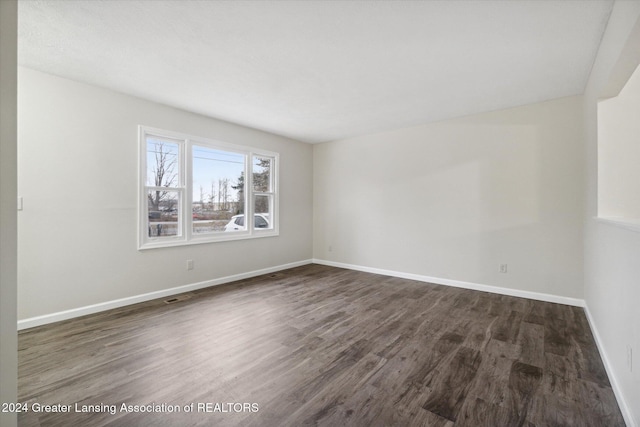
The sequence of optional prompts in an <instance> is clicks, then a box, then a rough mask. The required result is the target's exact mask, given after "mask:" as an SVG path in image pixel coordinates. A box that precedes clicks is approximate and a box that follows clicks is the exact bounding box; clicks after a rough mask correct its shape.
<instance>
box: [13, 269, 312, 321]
mask: <svg viewBox="0 0 640 427" xmlns="http://www.w3.org/2000/svg"><path fill="white" fill-rule="evenodd" d="M311 263H312V260H310V259H307V260H303V261H297V262H292V263H289V264H283V265H278V266H275V267H268V268H263V269H260V270H254V271H250V272H247V273H240V274H234V275H231V276H226V277H221V278H218V279H213V280H206V281H204V282H198V283H191V284H189V285H183V286H177V287H175V288H170V289H163V290H161V291H155V292H149V293H146V294H142V295H135V296H132V297H127V298H121V299H117V300H113V301H107V302H102V303H98V304H93V305H88V306H85V307H79V308H74V309H71V310H65V311H60V312H57V313H51V314H45V315H43V316H37V317H31V318H28V319H23V320H19V321H18V330H19V331H20V330H23V329H28V328H33V327H36V326H41V325H46V324H49V323H54V322H59V321H61V320H67V319H72V318H74V317H80V316H85V315H87V314H94V313H99V312H101V311H106V310H111V309H113V308H119V307H124V306H126V305H131V304H137V303H139V302H145V301H150V300H153V299H157V298H165V297H168V296H171V295H176V294H181V293H183V292H190V291H195V290H196V289H202V288H207V287H210V286H217V285H222V284H225V283H229V282H234V281H236V280H242V279H249V278H251V277H255V276H260V275H262V274H269V273H274V272H276V271H280V270H286V269H288V268H293V267H300V266H302V265H307V264H311Z"/></svg>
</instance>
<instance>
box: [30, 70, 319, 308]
mask: <svg viewBox="0 0 640 427" xmlns="http://www.w3.org/2000/svg"><path fill="white" fill-rule="evenodd" d="M18 82H19V86H18V105H19V111H18V136H19V147H18V192H19V195H20V196H21V197H23V198H24V210H23V211H21V212H20V213H19V216H18V220H19V237H18V243H19V245H18V246H19V249H18V255H19V257H18V258H19V261H18V282H19V284H18V318H19V319H26V318H32V317H35V316H41V315H46V314H51V313H56V312H60V311H63V310H69V309H75V308H79V307H84V306H88V305H91V304H98V303H103V302H108V301H112V300H116V299H120V298H126V297H131V296H136V295H140V294H145V293H149V292H155V291H160V290H164V289H167V288H172V287H176V286H182V285H187V284H192V283H197V282H201V281H207V280H211V279H216V278H221V277H226V276H230V275H234V274H240V273H245V272H250V271H254V270H259V269H263V268H269V267H274V266H279V265H283V264H287V263H292V262H298V261H303V260H308V259H310V258H311V255H312V243H311V239H312V172H311V168H312V148H311V146H309V145H308V144H303V143H300V142H296V141H293V140H290V139H287V138H283V137H279V136H275V135H271V134H267V133H264V132H260V131H257V130H252V129H249V128H245V127H242V126H238V125H234V124H230V123H226V122H221V121H218V120H214V119H210V118H206V117H203V116H199V115H196V114H191V113H188V112H185V111H181V110H178V109H174V108H170V107H167V106H164V105H160V104H155V103H152V102H149V101H145V100H142V99H138V98H134V97H131V96H127V95H123V94H119V93H116V92H112V91H108V90H104V89H100V88H97V87H94V86H89V85H84V84H80V83H77V82H73V81H70V80H66V79H62V78H59V77H54V76H51V75H47V74H43V73H40V72H37V71H33V70H30V69H25V68H20V69H19V73H18ZM140 124H142V125H147V126H151V127H157V128H162V129H168V130H172V131H177V132H184V133H188V134H191V135H197V136H203V137H206V138H211V139H219V140H223V141H227V142H231V143H238V144H242V145H249V146H254V147H257V148H263V149H267V150H271V151H276V152H278V153H280V161H281V163H280V165H281V167H280V183H281V184H280V236H278V237H269V238H261V239H252V240H242V241H233V242H220V243H213V244H202V245H194V246H187V247H174V248H164V249H154V250H146V251H138V250H137V249H136V248H137V240H136V238H137V234H136V233H137V231H136V225H137V210H136V207H137V182H138V181H137V176H138V175H137V168H138V151H137V150H138V148H137V147H138V141H137V136H138V133H137V126H138V125H140ZM187 259H192V260H194V265H195V269H194V270H192V271H187V270H186V260H187Z"/></svg>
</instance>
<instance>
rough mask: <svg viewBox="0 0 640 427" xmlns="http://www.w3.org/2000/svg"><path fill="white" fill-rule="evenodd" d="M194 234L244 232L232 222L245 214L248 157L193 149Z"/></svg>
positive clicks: (204, 148) (241, 227) (214, 150)
mask: <svg viewBox="0 0 640 427" xmlns="http://www.w3.org/2000/svg"><path fill="white" fill-rule="evenodd" d="M192 164H193V193H192V195H193V206H192V212H193V233H194V234H204V233H216V232H224V231H236V230H244V229H245V227H244V225H241V226H239V225H238V224H236V223H235V219H236V218H233V217H234V216H235V215H241V214H244V204H245V193H244V170H245V155H244V154H239V153H234V152H232V151H224V150H217V149H213V148H209V147H204V146H199V145H194V146H193V163H192Z"/></svg>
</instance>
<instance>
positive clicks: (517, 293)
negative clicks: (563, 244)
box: [313, 258, 584, 307]
mask: <svg viewBox="0 0 640 427" xmlns="http://www.w3.org/2000/svg"><path fill="white" fill-rule="evenodd" d="M313 263H314V264H322V265H328V266H331V267H340V268H346V269H349V270H357V271H364V272H366V273H375V274H382V275H385V276H393V277H399V278H402V279H410V280H417V281H419V282H428V283H435V284H436V285H446V286H454V287H456V288H464V289H471V290H474V291H483V292H491V293H493V294H501V295H509V296H512V297H520V298H528V299H534V300H538V301H545V302H553V303H557V304H566V305H573V306H576V307H584V300H582V299H578V298H569V297H563V296H559V295H551V294H544V293H540V292H530V291H522V290H518V289H509V288H502V287H499V286H490V285H481V284H478V283H472V282H463V281H460V280H452V279H442V278H440V277H431V276H423V275H420V274H413V273H403V272H400V271H393V270H383V269H380V268H373V267H364V266H361V265H353V264H344V263H341V262H334V261H326V260H323V259H315V258H314V259H313Z"/></svg>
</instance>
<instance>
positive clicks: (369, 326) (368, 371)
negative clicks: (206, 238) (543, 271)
mask: <svg viewBox="0 0 640 427" xmlns="http://www.w3.org/2000/svg"><path fill="white" fill-rule="evenodd" d="M19 399H20V401H21V402H25V403H27V404H28V405H29V407H31V408H32V407H34V406H35V407H36V408H37V405H34V404H36V403H39V404H50V405H71V412H70V413H60V412H40V413H36V412H34V411H29V412H26V413H21V414H19V425H20V426H92V427H93V426H212V425H215V426H236V425H241V426H307V425H308V426H313V425H318V426H448V427H451V426H476V427H477V426H529V427H530V426H565V425H566V426H598V427H601V426H623V425H624V421H623V418H622V415H621V413H620V410H619V409H618V406H617V403H616V400H615V398H614V395H613V392H612V390H611V386H610V384H609V381H608V379H607V375H606V373H605V370H604V367H603V364H602V361H601V359H600V356H599V354H598V350H597V348H596V345H595V342H594V340H593V337H592V335H591V332H590V329H589V326H588V323H587V319H586V317H585V315H584V312H583V310H582V309H581V308H576V307H570V306H564V305H558V304H551V303H544V302H539V301H533V300H527V299H522V298H515V297H508V296H501V295H494V294H489V293H484V292H476V291H469V290H464V289H458V288H452V287H446V286H438V285H432V284H426V283H421V282H414V281H411V280H404V279H398V278H393V277H387V276H380V275H375V274H369V273H362V272H356V271H350V270H344V269H338V268H333V267H326V266H320V265H308V266H304V267H299V268H294V269H290V270H286V271H282V272H279V273H275V274H269V275H265V276H260V277H256V278H252V279H247V280H243V281H239V282H235V283H232V284H228V285H223V286H218V287H213V288H208V289H203V290H200V291H195V292H191V293H188V294H183V295H182V296H181V297H180V298H179V301H178V302H175V303H172V304H167V303H165V302H164V301H162V300H155V301H150V302H146V303H142V304H136V305H133V306H128V307H124V308H120V309H116V310H111V311H108V312H103V313H98V314H95V315H91V316H85V317H81V318H77V319H73V320H68V321H64V322H60V323H57V324H52V325H47V326H42V327H38V328H33V329H30V330H26V331H22V332H20V334H19ZM123 403H124V404H125V405H149V404H155V405H163V404H164V405H165V407H164V411H161V412H152V413H143V412H130V411H123V410H122V406H121V405H122V404H123ZM191 403H193V404H194V410H193V411H192V412H189V413H187V412H185V410H184V407H185V405H190V404H191ZM216 403H219V404H222V405H218V406H217V407H216V406H215V404H216ZM233 403H239V404H246V405H240V406H238V405H235V406H233V405H231V406H230V404H233ZM76 404H77V405H78V409H82V407H83V406H82V405H94V406H93V408H98V409H95V410H93V411H88V412H76V407H75V405H76ZM198 404H200V406H198ZM206 404H209V405H210V406H208V407H207V406H206ZM251 404H256V405H257V408H256V407H255V406H254V407H252V406H251ZM100 405H102V406H100ZM111 405H115V406H114V407H113V408H114V409H115V410H114V411H113V412H114V413H113V414H111V413H110V412H109V410H110V408H112V406H111ZM171 405H178V409H179V410H180V412H177V411H176V412H173V413H169V412H167V407H169V406H171ZM87 407H88V408H89V406H87ZM143 408H145V409H146V407H145V406H143ZM198 408H200V409H201V411H198ZM251 408H253V409H258V410H257V412H256V411H252V410H251ZM151 409H153V408H151ZM156 409H163V407H161V406H159V407H158V408H156ZM216 409H217V410H216ZM225 409H226V410H227V411H226V412H222V411H224V410H225ZM247 409H249V410H247ZM207 410H210V411H209V412H207Z"/></svg>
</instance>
